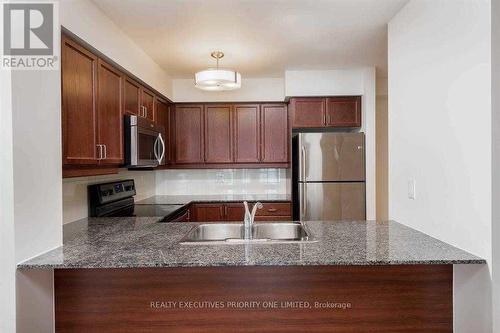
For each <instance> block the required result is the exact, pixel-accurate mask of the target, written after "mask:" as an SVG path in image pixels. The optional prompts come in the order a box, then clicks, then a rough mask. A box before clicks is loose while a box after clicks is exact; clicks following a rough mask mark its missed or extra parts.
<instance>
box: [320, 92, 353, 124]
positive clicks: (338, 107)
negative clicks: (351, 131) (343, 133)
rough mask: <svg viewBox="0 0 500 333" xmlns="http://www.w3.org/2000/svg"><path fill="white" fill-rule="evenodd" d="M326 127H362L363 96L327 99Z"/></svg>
mask: <svg viewBox="0 0 500 333" xmlns="http://www.w3.org/2000/svg"><path fill="white" fill-rule="evenodd" d="M326 126H330V127H361V96H352V97H331V98H327V99H326Z"/></svg>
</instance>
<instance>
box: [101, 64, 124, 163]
mask: <svg viewBox="0 0 500 333" xmlns="http://www.w3.org/2000/svg"><path fill="white" fill-rule="evenodd" d="M97 78H98V79H97V124H98V126H97V128H98V131H97V142H98V143H99V144H101V145H103V148H102V149H103V154H104V155H103V156H102V159H101V161H100V163H101V164H121V163H123V119H122V113H123V107H122V105H123V98H122V92H123V75H122V73H121V72H120V71H118V70H117V69H116V68H114V67H113V66H111V65H109V64H107V63H106V62H104V61H103V60H101V59H99V60H98V71H97Z"/></svg>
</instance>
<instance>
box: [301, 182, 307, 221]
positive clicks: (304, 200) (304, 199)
mask: <svg viewBox="0 0 500 333" xmlns="http://www.w3.org/2000/svg"><path fill="white" fill-rule="evenodd" d="M301 199H302V204H301V206H302V211H301V213H302V216H301V220H302V221H303V220H304V218H305V217H306V214H307V194H306V183H302V198H301Z"/></svg>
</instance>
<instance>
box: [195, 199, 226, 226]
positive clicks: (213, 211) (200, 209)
mask: <svg viewBox="0 0 500 333" xmlns="http://www.w3.org/2000/svg"><path fill="white" fill-rule="evenodd" d="M190 210H191V220H190V221H191V222H198V221H199V222H218V221H224V205H221V204H199V203H197V204H192V205H191V209H190Z"/></svg>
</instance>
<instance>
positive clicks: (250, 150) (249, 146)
mask: <svg viewBox="0 0 500 333" xmlns="http://www.w3.org/2000/svg"><path fill="white" fill-rule="evenodd" d="M233 110H234V111H233V118H234V162H236V163H257V162H259V161H260V126H259V124H260V107H259V105H257V104H255V105H249V104H240V105H238V104H236V105H235V106H234V109H233Z"/></svg>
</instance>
